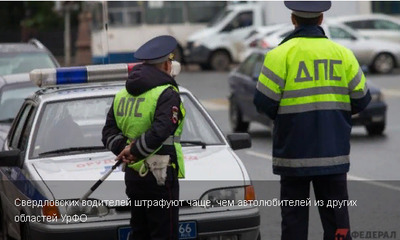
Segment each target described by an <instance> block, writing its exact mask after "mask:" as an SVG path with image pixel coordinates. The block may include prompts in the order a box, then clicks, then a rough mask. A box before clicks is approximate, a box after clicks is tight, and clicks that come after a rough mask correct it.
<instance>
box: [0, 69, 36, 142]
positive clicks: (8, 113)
mask: <svg viewBox="0 0 400 240" xmlns="http://www.w3.org/2000/svg"><path fill="white" fill-rule="evenodd" d="M38 89H39V88H38V87H37V86H36V85H34V84H33V83H32V82H31V81H29V79H27V78H26V74H22V75H21V74H13V75H6V76H0V146H3V143H4V140H5V138H6V137H7V134H8V131H9V130H10V127H11V123H12V122H13V120H14V118H15V116H16V115H17V113H18V110H19V109H20V108H21V105H22V103H23V102H24V99H25V98H26V97H28V96H29V95H30V94H31V93H33V92H34V91H36V90H38Z"/></svg>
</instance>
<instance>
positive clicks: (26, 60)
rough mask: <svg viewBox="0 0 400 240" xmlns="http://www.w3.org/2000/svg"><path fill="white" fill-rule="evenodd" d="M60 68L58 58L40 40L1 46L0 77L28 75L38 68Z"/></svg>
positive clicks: (2, 44)
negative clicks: (19, 74)
mask: <svg viewBox="0 0 400 240" xmlns="http://www.w3.org/2000/svg"><path fill="white" fill-rule="evenodd" d="M56 67H60V64H59V63H58V62H57V60H56V58H55V57H54V56H53V54H51V52H50V51H49V50H48V49H47V48H46V47H45V46H44V45H43V44H42V43H41V42H39V41H38V40H36V39H32V40H30V41H29V42H28V43H1V44H0V75H9V74H16V73H28V72H30V71H31V70H33V69H36V68H56Z"/></svg>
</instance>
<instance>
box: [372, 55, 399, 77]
mask: <svg viewBox="0 0 400 240" xmlns="http://www.w3.org/2000/svg"><path fill="white" fill-rule="evenodd" d="M394 66H395V61H394V58H393V56H392V55H391V54H390V53H380V54H378V55H377V56H376V57H375V59H374V61H373V62H372V66H371V67H372V70H373V71H374V72H376V73H380V74H385V73H390V72H391V71H392V70H393V69H394Z"/></svg>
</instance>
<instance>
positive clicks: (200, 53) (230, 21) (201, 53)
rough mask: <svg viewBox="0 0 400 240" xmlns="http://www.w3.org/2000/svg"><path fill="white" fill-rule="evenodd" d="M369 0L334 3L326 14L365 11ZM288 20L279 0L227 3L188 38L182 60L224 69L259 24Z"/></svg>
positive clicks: (288, 12)
mask: <svg viewBox="0 0 400 240" xmlns="http://www.w3.org/2000/svg"><path fill="white" fill-rule="evenodd" d="M369 6H370V3H369V2H357V1H354V2H334V3H333V4H332V8H331V9H330V10H329V11H328V12H326V14H325V15H326V16H339V15H346V14H347V15H348V14H359V13H368V11H370V7H369ZM276 23H290V10H288V9H287V8H286V7H285V6H284V4H283V2H281V1H279V2H278V1H264V2H252V3H240V4H229V5H228V6H227V7H226V8H225V9H224V10H223V11H221V12H220V13H219V14H218V15H216V17H215V18H214V20H212V21H211V22H210V23H209V25H208V28H206V29H202V30H199V31H198V32H195V33H193V34H192V35H191V36H189V38H188V39H187V45H186V49H185V51H184V56H185V58H184V59H185V63H197V64H200V66H201V67H202V69H214V70H218V71H224V70H228V69H229V65H230V64H231V63H236V62H240V59H241V56H242V52H243V51H245V46H244V40H245V39H246V38H248V37H250V35H251V33H252V32H253V31H254V30H255V29H256V28H258V27H260V26H264V25H267V24H268V25H271V24H276Z"/></svg>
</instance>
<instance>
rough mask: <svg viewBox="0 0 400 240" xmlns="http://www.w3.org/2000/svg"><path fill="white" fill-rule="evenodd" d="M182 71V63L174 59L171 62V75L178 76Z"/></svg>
mask: <svg viewBox="0 0 400 240" xmlns="http://www.w3.org/2000/svg"><path fill="white" fill-rule="evenodd" d="M180 72H181V64H180V63H179V62H177V61H175V60H174V61H172V62H171V72H170V75H171V77H173V78H174V77H176V76H178V74H179V73H180Z"/></svg>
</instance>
